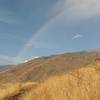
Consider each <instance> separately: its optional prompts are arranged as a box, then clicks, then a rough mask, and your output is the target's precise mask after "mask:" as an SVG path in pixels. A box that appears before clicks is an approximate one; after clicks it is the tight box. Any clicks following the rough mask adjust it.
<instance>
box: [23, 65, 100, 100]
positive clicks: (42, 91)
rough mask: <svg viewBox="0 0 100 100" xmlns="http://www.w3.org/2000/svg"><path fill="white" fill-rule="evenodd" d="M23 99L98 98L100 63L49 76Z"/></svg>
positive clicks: (81, 99) (72, 99)
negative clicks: (60, 74)
mask: <svg viewBox="0 0 100 100" xmlns="http://www.w3.org/2000/svg"><path fill="white" fill-rule="evenodd" d="M23 100H100V65H98V66H96V65H95V66H93V65H89V66H88V67H87V68H81V69H79V70H75V71H72V72H70V73H68V74H64V75H62V76H55V77H51V78H50V79H48V80H46V81H45V82H44V83H41V84H40V85H39V86H38V87H37V88H36V89H35V90H33V91H31V92H30V93H28V94H27V95H26V96H25V97H24V98H23Z"/></svg>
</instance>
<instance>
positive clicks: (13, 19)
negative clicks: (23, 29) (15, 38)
mask: <svg viewBox="0 0 100 100" xmlns="http://www.w3.org/2000/svg"><path fill="white" fill-rule="evenodd" d="M0 22H2V23H6V24H19V23H20V21H19V18H17V15H16V13H15V12H13V11H10V10H7V9H3V8H2V7H1V9H0Z"/></svg>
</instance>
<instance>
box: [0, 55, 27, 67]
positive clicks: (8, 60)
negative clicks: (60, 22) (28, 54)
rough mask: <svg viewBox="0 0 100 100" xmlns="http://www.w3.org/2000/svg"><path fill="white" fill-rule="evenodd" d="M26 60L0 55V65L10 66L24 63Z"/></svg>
mask: <svg viewBox="0 0 100 100" xmlns="http://www.w3.org/2000/svg"><path fill="white" fill-rule="evenodd" d="M25 60H26V58H16V57H11V56H5V55H0V65H12V64H19V63H24V61H25Z"/></svg>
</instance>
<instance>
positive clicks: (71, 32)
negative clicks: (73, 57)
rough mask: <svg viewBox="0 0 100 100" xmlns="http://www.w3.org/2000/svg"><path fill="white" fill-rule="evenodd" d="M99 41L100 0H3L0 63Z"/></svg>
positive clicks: (95, 44) (94, 44)
mask: <svg viewBox="0 0 100 100" xmlns="http://www.w3.org/2000/svg"><path fill="white" fill-rule="evenodd" d="M99 43H100V1H99V0H0V65H4V64H13V63H20V62H23V61H24V60H26V59H28V58H31V57H35V56H36V57H37V56H45V55H51V54H59V53H63V52H69V51H83V50H91V49H96V50H99V49H100V45H99Z"/></svg>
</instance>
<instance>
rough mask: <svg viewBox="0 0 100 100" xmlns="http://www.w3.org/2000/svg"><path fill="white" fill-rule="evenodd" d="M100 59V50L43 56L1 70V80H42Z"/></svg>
mask: <svg viewBox="0 0 100 100" xmlns="http://www.w3.org/2000/svg"><path fill="white" fill-rule="evenodd" d="M95 61H100V52H99V51H91V52H85V51H84V52H75V53H65V54H61V55H54V56H49V57H41V58H37V59H34V60H31V61H29V62H27V63H24V64H20V65H14V66H12V67H10V68H7V69H6V68H5V69H3V70H2V69H1V70H0V82H2V83H9V82H19V81H21V82H25V81H40V80H44V79H46V78H48V77H49V76H52V75H58V74H62V73H65V72H68V71H69V70H73V69H77V68H80V67H83V66H86V65H88V64H90V63H93V62H95Z"/></svg>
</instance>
